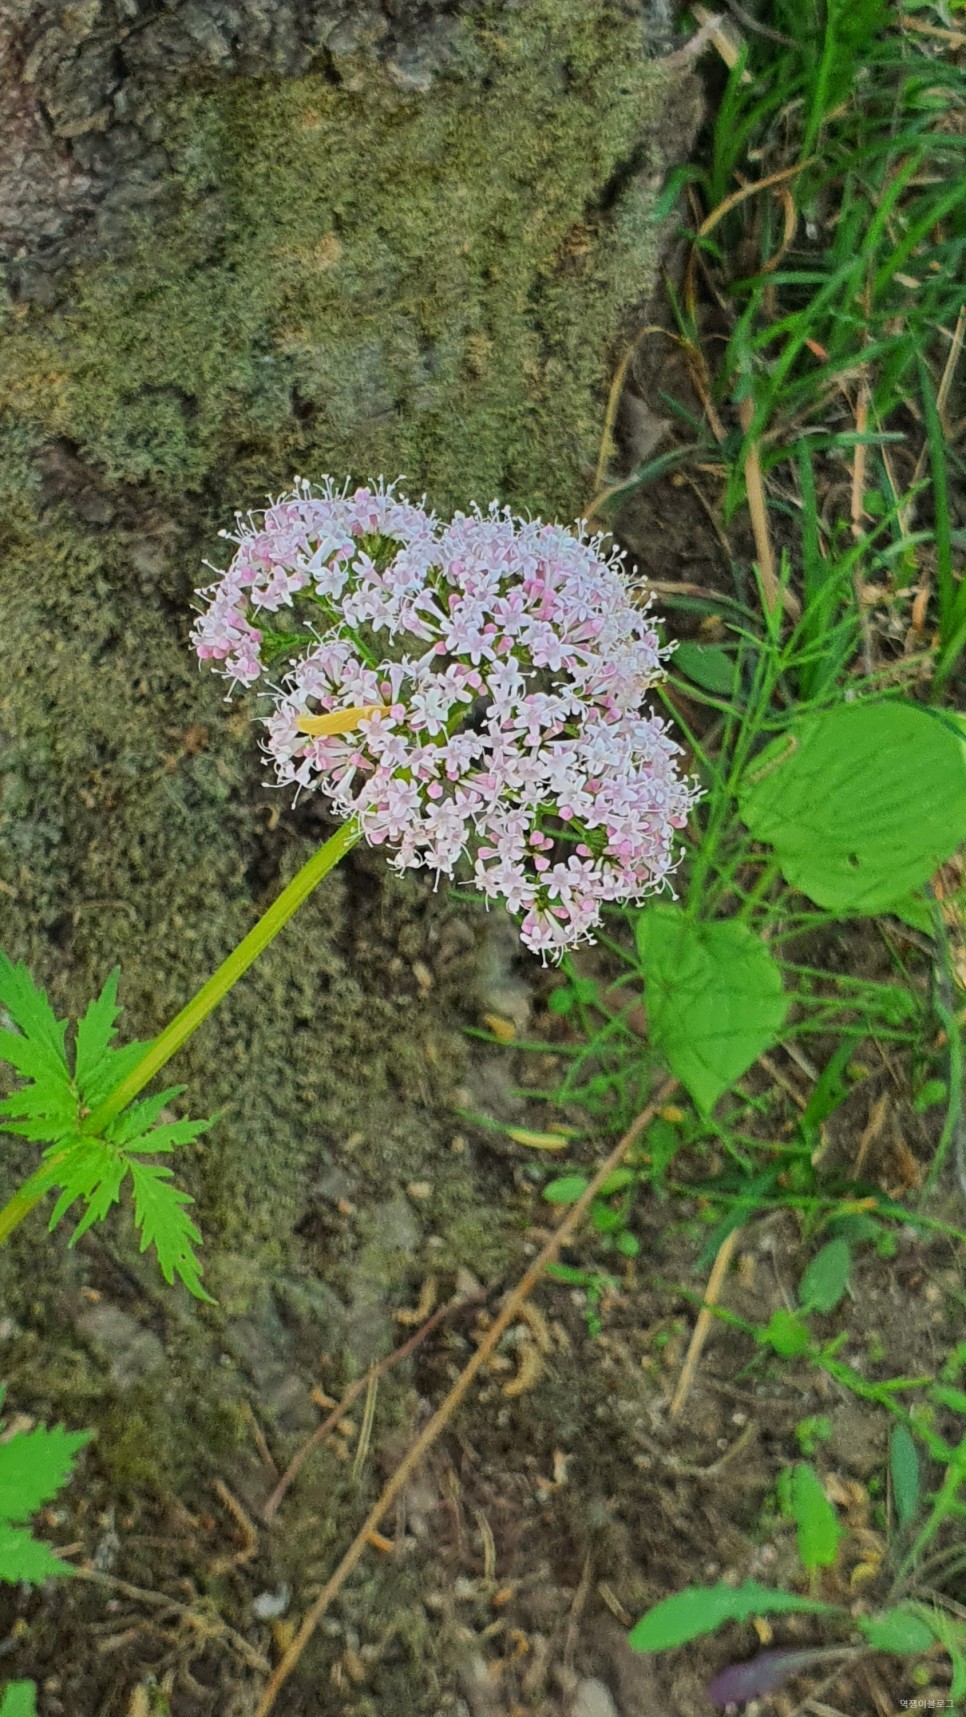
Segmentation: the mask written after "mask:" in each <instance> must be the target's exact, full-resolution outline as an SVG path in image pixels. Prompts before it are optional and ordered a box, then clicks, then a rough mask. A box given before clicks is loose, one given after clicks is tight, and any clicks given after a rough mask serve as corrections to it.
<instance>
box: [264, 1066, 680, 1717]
mask: <svg viewBox="0 0 966 1717" xmlns="http://www.w3.org/2000/svg"><path fill="white" fill-rule="evenodd" d="M677 1086H678V1082H677V1080H676V1079H667V1080H665V1082H664V1084H663V1085H662V1086H661V1088H660V1090H659V1091H658V1093H657V1095H656V1096H655V1098H654V1099H653V1101H652V1102H650V1103H649V1104H648V1105H647V1107H646V1108H645V1109H642V1110H641V1112H640V1114H639V1115H638V1116H637V1118H636V1120H634V1121H633V1122H632V1123H631V1125H630V1127H628V1129H627V1132H626V1133H625V1134H624V1135H623V1137H622V1138H621V1139H620V1140H619V1141H618V1143H617V1144H616V1145H615V1146H614V1149H613V1150H612V1151H611V1153H610V1155H609V1156H608V1157H607V1158H606V1160H605V1161H604V1162H603V1163H601V1165H600V1167H599V1168H598V1170H597V1172H596V1173H595V1174H594V1175H593V1177H592V1178H591V1180H590V1181H589V1182H588V1184H587V1186H586V1187H585V1188H584V1191H583V1192H582V1194H581V1196H580V1198H579V1199H578V1200H577V1202H576V1204H572V1205H571V1206H570V1207H569V1209H568V1210H567V1213H566V1215H565V1216H564V1218H563V1220H562V1221H561V1223H560V1224H559V1226H558V1227H557V1228H556V1229H555V1230H554V1232H553V1233H552V1234H551V1235H550V1236H549V1238H548V1239H547V1240H546V1242H545V1243H544V1245H543V1246H542V1247H541V1248H540V1251H539V1252H538V1253H537V1256H536V1257H535V1258H534V1260H533V1262H532V1263H531V1264H530V1266H529V1268H528V1269H527V1270H526V1271H525V1272H524V1274H523V1276H522V1277H521V1278H520V1281H519V1282H518V1283H517V1285H516V1287H515V1288H514V1289H512V1291H511V1292H510V1293H509V1294H508V1295H507V1297H506V1299H505V1300H504V1302H503V1305H502V1307H501V1308H500V1310H499V1312H498V1313H497V1315H496V1317H495V1318H494V1320H493V1322H492V1324H491V1325H490V1328H489V1329H488V1330H487V1332H486V1334H485V1336H484V1337H483V1340H482V1341H481V1342H480V1345H479V1347H478V1348H477V1349H476V1351H475V1352H474V1353H473V1354H472V1356H471V1358H470V1359H469V1360H468V1362H467V1364H466V1365H465V1366H464V1367H463V1370H462V1371H461V1372H460V1375H459V1377H458V1378H457V1379H456V1382H455V1383H454V1384H453V1386H452V1388H451V1389H450V1391H449V1393H448V1394H447V1395H446V1396H445V1397H444V1399H443V1401H442V1402H441V1404H440V1406H439V1407H437V1409H436V1411H435V1413H434V1414H433V1416H432V1418H431V1419H429V1420H428V1421H427V1423H426V1424H425V1425H424V1426H423V1429H422V1430H421V1431H420V1433H419V1436H418V1437H417V1438H416V1439H415V1441H414V1442H413V1443H411V1444H410V1447H409V1449H408V1450H407V1452H406V1454H405V1455H404V1456H403V1458H402V1460H401V1461H400V1463H399V1465H398V1467H397V1468H396V1470H395V1472H394V1473H393V1475H392V1477H391V1478H390V1480H389V1482H388V1484H386V1486H385V1487H384V1489H383V1491H382V1493H381V1495H380V1496H379V1498H378V1500H377V1501H376V1502H375V1503H374V1504H373V1506H372V1508H371V1509H370V1510H369V1513H368V1515H367V1516H366V1518H365V1520H364V1521H363V1523H362V1525H361V1526H360V1528H359V1531H358V1532H357V1533H356V1536H355V1538H354V1539H353V1541H352V1543H351V1544H350V1546H349V1548H348V1550H347V1551H346V1553H345V1555H344V1556H343V1558H342V1560H341V1562H340V1563H339V1565H338V1567H337V1568H336V1569H335V1570H334V1572H333V1573H332V1574H331V1575H330V1577H329V1579H328V1580H327V1581H326V1583H325V1585H324V1586H323V1588H322V1590H321V1592H320V1593H319V1595H318V1597H317V1598H316V1599H315V1601H314V1602H313V1603H312V1604H311V1605H310V1607H309V1609H308V1610H307V1611H306V1613H305V1616H304V1618H303V1621H302V1625H301V1627H300V1628H299V1630H298V1633H297V1634H296V1635H295V1638H294V1639H293V1640H292V1642H291V1644H290V1645H289V1647H288V1649H287V1650H286V1652H285V1653H284V1655H283V1656H282V1658H281V1660H280V1661H279V1663H278V1664H277V1665H276V1667H275V1670H274V1671H273V1673H272V1675H271V1677H270V1679H269V1681H268V1685H267V1686H266V1688H265V1691H264V1693H263V1694H262V1697H261V1699H260V1700H259V1702H258V1705H257V1706H256V1708H255V1711H254V1713H253V1717H269V1712H271V1711H272V1710H274V1707H275V1701H276V1699H277V1698H278V1695H279V1693H280V1692H281V1690H282V1688H283V1687H284V1685H285V1683H286V1682H287V1680H288V1678H289V1676H290V1675H291V1673H292V1671H293V1669H294V1668H295V1666H296V1664H297V1663H298V1661H299V1658H300V1657H301V1656H302V1653H303V1651H304V1650H305V1647H306V1646H307V1645H308V1643H309V1640H310V1639H311V1638H312V1635H313V1634H314V1632H315V1630H316V1628H317V1627H318V1625H319V1622H320V1621H321V1620H322V1617H323V1616H324V1615H325V1613H326V1611H327V1610H328V1608H329V1606H330V1604H331V1603H332V1601H333V1599H334V1598H336V1597H337V1596H338V1593H339V1592H340V1591H341V1589H342V1587H343V1586H344V1584H345V1582H346V1580H347V1579H348V1577H349V1575H350V1574H351V1573H352V1572H353V1570H354V1569H355V1568H356V1567H357V1566H358V1564H359V1562H361V1560H362V1558H363V1556H364V1555H365V1552H366V1546H367V1544H368V1540H369V1535H370V1534H371V1533H373V1532H375V1531H376V1530H377V1528H378V1527H379V1524H380V1522H381V1521H382V1520H383V1519H384V1517H385V1515H386V1514H387V1513H388V1511H389V1509H390V1508H391V1507H392V1505H393V1503H394V1502H395V1501H396V1499H397V1497H399V1496H401V1495H402V1493H403V1491H404V1490H405V1488H406V1486H407V1484H408V1483H409V1480H410V1479H411V1477H412V1475H413V1473H414V1472H415V1471H416V1468H417V1467H418V1466H419V1464H420V1462H421V1461H422V1460H423V1459H424V1458H425V1456H426V1455H427V1454H428V1453H429V1450H430V1449H431V1448H432V1447H433V1445H434V1443H435V1442H436V1441H437V1439H438V1438H439V1436H440V1435H441V1434H442V1432H443V1431H444V1430H445V1429H446V1426H447V1425H448V1424H449V1422H450V1420H451V1418H452V1417H453V1414H454V1413H455V1411H456V1409H457V1407H458V1406H459V1405H460V1403H461V1402H462V1400H463V1399H464V1397H465V1396H466V1394H467V1393H468V1391H469V1387H470V1384H471V1383H472V1382H473V1379H474V1378H475V1377H476V1376H477V1374H478V1372H480V1371H481V1370H482V1369H483V1367H484V1366H485V1365H486V1363H487V1361H488V1360H489V1359H490V1358H492V1355H493V1353H494V1352H495V1350H496V1348H497V1346H498V1344H499V1342H500V1340H501V1338H502V1337H503V1335H504V1334H505V1333H506V1331H507V1330H508V1329H509V1327H510V1325H511V1324H512V1323H513V1322H514V1321H515V1320H516V1319H517V1318H518V1317H519V1316H520V1307H521V1306H522V1305H523V1303H524V1301H525V1300H527V1299H529V1297H530V1295H531V1293H532V1292H533V1290H534V1288H535V1287H536V1285H537V1283H538V1282H539V1281H540V1278H541V1277H542V1276H543V1274H544V1272H545V1271H546V1269H547V1266H548V1265H549V1264H552V1263H553V1261H554V1259H555V1258H556V1256H557V1253H558V1252H559V1251H560V1249H561V1247H562V1246H565V1245H566V1244H567V1241H568V1240H569V1239H570V1238H571V1236H572V1235H573V1234H574V1233H576V1231H577V1229H578V1228H579V1226H580V1223H581V1222H582V1220H583V1218H584V1216H585V1215H586V1214H587V1211H588V1210H589V1209H590V1206H591V1205H592V1203H593V1201H594V1199H595V1198H596V1197H597V1195H598V1193H599V1191H600V1189H601V1187H602V1186H603V1184H604V1182H605V1181H606V1179H607V1177H608V1175H610V1174H613V1172H614V1170H615V1169H616V1168H617V1167H618V1166H619V1164H620V1163H621V1162H622V1161H623V1159H624V1157H625V1156H626V1155H627V1153H628V1151H629V1150H630V1149H631V1148H632V1146H633V1145H635V1144H636V1143H637V1141H638V1139H639V1138H641V1136H642V1134H644V1133H645V1132H646V1131H647V1128H648V1127H649V1126H650V1124H651V1122H652V1121H653V1119H654V1117H655V1115H656V1114H657V1112H658V1110H659V1109H660V1108H661V1107H662V1105H663V1104H665V1103H666V1102H667V1101H668V1099H669V1098H670V1097H671V1096H673V1094H674V1092H675V1091H676V1090H677Z"/></svg>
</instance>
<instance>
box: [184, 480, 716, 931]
mask: <svg viewBox="0 0 966 1717" xmlns="http://www.w3.org/2000/svg"><path fill="white" fill-rule="evenodd" d="M226 534H228V533H226ZM231 540H232V541H234V542H235V543H236V544H237V550H236V553H235V555H234V558H233V559H232V562H231V565H230V566H229V567H228V569H227V571H225V572H223V573H221V574H220V576H219V578H218V581H217V583H215V584H213V585H211V586H210V587H208V588H207V589H205V590H204V591H202V592H199V594H201V595H203V596H204V597H205V598H206V599H207V600H208V604H209V605H208V607H207V610H206V611H205V613H204V614H203V615H202V616H201V618H200V619H199V621H198V622H197V625H196V626H195V629H194V633H193V642H194V645H195V648H196V650H197V653H198V655H199V657H200V658H201V659H202V660H203V661H210V662H213V663H216V664H218V665H219V666H220V670H221V671H222V672H223V673H224V674H226V675H227V676H228V677H229V678H231V679H232V680H233V681H235V682H239V683H241V684H242V685H244V686H253V687H254V686H256V685H257V686H259V688H260V689H261V690H264V691H268V692H270V694H271V695H272V697H273V701H274V709H273V712H272V714H271V715H269V716H268V717H267V719H266V727H267V730H268V739H267V743H266V747H265V749H266V751H267V753H268V754H269V755H270V756H271V757H272V759H273V761H274V764H275V770H276V775H277V778H278V780H279V782H280V783H282V784H285V783H292V784H293V785H295V786H297V787H301V788H311V789H314V788H320V789H321V790H322V791H323V792H324V793H326V794H328V795H329V797H330V798H331V799H332V801H333V803H334V805H335V807H336V809H337V810H338V811H339V812H340V813H341V814H342V815H344V816H347V817H348V816H356V817H358V819H359V823H360V826H361V828H362V832H363V834H364V836H365V838H366V840H367V841H369V842H370V843H371V844H372V845H374V846H378V845H381V844H387V845H389V846H391V847H392V848H394V857H393V861H392V862H393V863H394V864H395V865H396V866H398V867H399V868H400V869H402V868H408V867H415V866H428V867H429V868H430V869H431V870H434V871H435V872H436V875H437V878H438V877H439V875H441V874H442V875H444V876H447V877H450V876H452V875H453V874H454V871H455V869H456V866H457V864H458V863H459V861H460V860H461V859H464V858H466V859H468V860H469V862H470V863H471V865H472V868H473V875H474V878H475V882H476V885H477V887H478V888H479V889H480V890H481V891H482V892H483V894H484V895H485V896H486V897H487V898H488V899H494V900H501V901H503V902H505V904H506V905H507V907H508V908H509V910H510V911H511V912H513V913H515V914H519V915H521V919H522V921H521V925H520V934H521V936H522V939H523V941H524V942H525V943H526V944H527V946H528V947H530V948H532V949H534V950H535V951H537V952H538V953H540V954H541V955H543V956H544V957H545V956H546V955H547V954H549V955H551V956H552V957H554V958H559V956H560V954H561V953H562V952H563V951H564V950H565V949H567V948H570V947H572V946H574V945H575V944H576V943H578V942H580V941H582V940H586V939H588V938H589V936H590V932H591V931H592V930H593V929H594V927H595V926H596V925H597V924H599V922H600V915H601V908H602V906H603V905H604V904H605V903H606V902H609V901H621V902H629V901H636V900H640V899H641V898H643V897H644V896H645V895H646V894H649V893H652V892H653V891H654V890H655V889H658V888H659V887H660V886H661V884H662V882H663V881H664V879H665V877H666V876H667V874H668V872H669V871H670V869H671V868H672V865H673V862H674V855H673V841H674V831H675V830H678V829H681V828H682V827H683V826H684V824H685V822H686V819H687V816H688V812H689V809H690V806H691V804H692V803H693V800H694V798H695V790H694V787H693V786H692V785H691V784H690V783H687V782H686V781H684V780H683V779H682V778H681V776H680V775H679V773H678V772H677V768H676V765H675V757H676V755H677V753H678V751H679V747H678V746H677V745H675V744H674V742H673V741H672V740H671V739H670V738H669V736H668V733H667V730H666V727H665V724H664V723H663V722H662V721H660V720H659V719H658V718H656V717H655V716H653V715H651V714H649V713H646V712H644V713H642V710H641V701H642V698H643V695H644V693H645V692H646V691H647V689H648V687H649V686H651V685H652V684H653V683H654V681H655V680H657V679H659V678H660V676H661V657H660V649H659V646H658V638H657V634H656V632H655V630H654V623H653V619H652V618H651V617H650V616H649V614H648V611H647V607H646V605H642V604H635V602H634V601H633V600H632V597H633V596H634V594H635V592H634V590H633V588H632V587H631V585H630V583H629V581H628V580H627V578H626V576H623V575H622V563H621V559H620V556H618V555H616V554H614V555H611V556H610V558H608V559H605V558H603V557H602V555H601V552H600V539H594V540H587V539H585V538H584V537H583V536H580V535H574V534H572V533H571V532H569V531H565V530H563V529H561V528H560V527H558V526H556V525H544V524H541V523H540V522H539V521H537V520H532V521H531V520H525V519H523V520H521V519H514V518H513V517H512V516H511V515H510V514H509V512H506V511H501V510H499V509H498V508H497V507H496V506H495V505H494V506H493V507H491V509H490V511H489V512H488V513H486V514H481V513H474V514H473V515H470V516H467V515H465V514H462V513H460V514H457V515H456V517H455V518H454V519H453V521H452V523H451V524H449V525H442V524H441V523H440V522H439V521H438V520H437V519H436V518H435V517H434V516H433V515H432V514H430V513H427V512H426V511H425V510H424V509H423V508H422V507H417V506H414V505H412V504H411V503H409V502H408V501H406V500H404V499H403V498H402V497H401V496H398V495H397V494H396V493H395V492H394V490H393V488H392V487H389V488H383V487H382V486H380V487H379V488H378V489H358V490H356V492H355V493H354V494H348V493H347V492H346V491H345V490H342V491H338V490H336V488H335V487H334V485H333V484H332V483H331V481H329V482H326V483H325V484H324V485H323V486H322V487H321V488H320V489H318V490H317V489H314V488H313V487H312V486H311V485H309V484H308V483H304V482H302V481H300V480H299V481H297V482H296V485H295V489H294V491H293V492H292V493H291V494H290V495H286V496H284V497H282V498H281V499H280V500H278V501H276V502H274V503H273V504H272V505H271V506H269V508H268V510H267V511H266V512H265V513H264V515H258V516H257V517H250V518H249V519H247V520H244V519H241V518H239V520H238V529H237V531H236V532H235V533H234V535H233V536H232V537H231ZM279 674H280V675H281V677H280V678H278V677H277V676H278V675H279Z"/></svg>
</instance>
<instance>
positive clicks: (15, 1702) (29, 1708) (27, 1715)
mask: <svg viewBox="0 0 966 1717" xmlns="http://www.w3.org/2000/svg"><path fill="white" fill-rule="evenodd" d="M0 1717H37V1688H36V1685H35V1684H34V1682H32V1681H10V1682H8V1683H7V1686H6V1687H5V1688H4V1690H3V1697H2V1698H0Z"/></svg>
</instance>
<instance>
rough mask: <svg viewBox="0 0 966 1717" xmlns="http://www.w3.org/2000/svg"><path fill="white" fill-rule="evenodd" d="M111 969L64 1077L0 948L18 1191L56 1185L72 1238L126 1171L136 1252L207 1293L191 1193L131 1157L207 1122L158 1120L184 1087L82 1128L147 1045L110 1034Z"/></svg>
mask: <svg viewBox="0 0 966 1717" xmlns="http://www.w3.org/2000/svg"><path fill="white" fill-rule="evenodd" d="M118 976H119V974H118V972H117V971H116V970H115V971H113V972H112V973H111V974H110V977H109V978H108V980H107V982H106V984H105V985H104V988H103V989H102V991H101V993H100V995H99V996H98V997H97V998H96V1000H95V1001H92V1002H91V1003H90V1005H89V1006H88V1008H87V1010H86V1012H85V1013H84V1016H83V1018H82V1019H81V1020H80V1021H79V1023H78V1026H77V1035H76V1043H75V1049H74V1077H73V1078H71V1073H70V1066H69V1064H68V1061H67V1056H66V1051H65V1047H64V1038H65V1031H66V1026H65V1023H64V1022H63V1021H61V1020H58V1019H57V1018H56V1016H55V1014H54V1012H53V1010H52V1008H51V1006H50V1003H49V1002H48V1000H47V997H46V995H45V993H44V991H43V990H41V989H39V988H38V987H37V986H36V985H35V984H34V983H33V981H32V979H31V978H30V975H29V973H28V972H27V970H26V968H25V967H23V966H14V965H13V964H12V963H11V962H10V960H8V959H7V957H6V955H4V954H2V953H0V1008H3V1009H5V1010H6V1012H7V1014H8V1015H9V1018H10V1020H11V1021H12V1023H13V1025H14V1026H16V1027H17V1028H18V1029H17V1030H16V1031H6V1030H0V1059H4V1058H5V1059H6V1060H7V1061H9V1062H10V1063H11V1065H12V1066H13V1067H14V1068H16V1070H17V1072H18V1073H20V1074H21V1075H23V1077H24V1078H26V1079H28V1080H30V1081H32V1083H30V1084H28V1085H26V1086H24V1088H23V1089H22V1090H19V1091H15V1092H14V1093H13V1094H12V1096H9V1097H5V1098H3V1099H0V1132H8V1133H18V1134H19V1135H20V1136H21V1137H22V1138H26V1139H32V1140H36V1141H38V1142H39V1143H42V1144H46V1145H47V1147H48V1148H47V1150H46V1151H45V1152H44V1156H43V1161H42V1162H41V1165H40V1167H39V1168H38V1169H37V1171H36V1173H35V1174H33V1175H32V1176H31V1177H30V1179H29V1180H28V1181H27V1183H26V1185H25V1186H24V1187H22V1188H21V1195H22V1196H24V1197H26V1198H28V1199H31V1200H35V1199H39V1198H40V1197H42V1196H43V1195H44V1194H45V1193H47V1192H53V1191H56V1192H57V1193H58V1198H57V1202H56V1203H55V1205H54V1209H53V1211H52V1213H51V1217H50V1224H49V1226H50V1228H52V1229H53V1228H56V1227H57V1224H58V1223H59V1222H61V1221H62V1220H63V1218H64V1217H65V1216H66V1215H67V1213H68V1211H70V1210H72V1209H73V1207H74V1205H75V1204H77V1203H81V1204H82V1205H83V1207H84V1208H83V1210H82V1212H81V1214H80V1217H79V1219H78V1221H77V1225H76V1227H75V1229H74V1232H73V1234H72V1235H71V1239H70V1245H71V1246H74V1245H76V1243H77V1241H78V1240H79V1239H80V1238H81V1236H82V1235H84V1234H86V1233H87V1230H88V1229H89V1228H90V1227H92V1225H93V1224H94V1223H95V1222H100V1221H102V1220H103V1219H104V1217H105V1216H107V1215H108V1214H109V1212H110V1210H111V1207H112V1205H115V1204H117V1203H119V1202H120V1197H121V1191H122V1188H123V1186H124V1182H125V1180H126V1179H127V1177H128V1175H130V1176H131V1177H132V1181H133V1187H134V1205H135V1222H136V1224H137V1226H138V1228H139V1229H140V1231H141V1250H142V1252H143V1251H145V1250H146V1249H147V1248H148V1247H149V1246H153V1247H154V1248H155V1250H156V1252H157V1256H158V1262H159V1264H160V1266H161V1270H162V1273H163V1275H164V1278H165V1280H166V1281H167V1282H173V1281H174V1278H175V1276H176V1275H177V1276H179V1277H180V1278H181V1280H182V1281H183V1282H184V1284H185V1286H186V1287H187V1288H188V1290H189V1292H191V1293H192V1294H194V1295H195V1296H196V1298H198V1299H204V1300H207V1299H209V1298H210V1296H209V1295H208V1294H206V1293H205V1291H204V1289H203V1288H202V1286H201V1279H200V1271H199V1265H198V1260H197V1258H196V1256H195V1253H194V1250H193V1247H194V1245H196V1244H198V1243H199V1242H200V1240H201V1235H200V1234H199V1232H198V1230H197V1228H196V1227H195V1225H194V1223H193V1222H192V1221H191V1219H190V1217H188V1215H187V1214H186V1207H187V1206H188V1205H190V1204H192V1203H193V1200H192V1199H191V1198H190V1197H189V1196H188V1194H187V1193H184V1192H179V1190H178V1189H177V1187H175V1186H173V1185H172V1184H171V1180H172V1176H171V1170H170V1169H167V1168H161V1167H159V1166H157V1165H154V1164H150V1163H144V1162H141V1161H138V1159H139V1158H141V1157H143V1156H144V1155H146V1154H152V1155H153V1154H157V1155H168V1154H170V1153H171V1152H172V1151H175V1150H177V1149H178V1148H179V1146H181V1145H188V1144H191V1143H192V1142H193V1141H194V1140H195V1139H197V1138H199V1137H200V1136H201V1134H202V1133H204V1132H206V1131H207V1130H208V1128H209V1127H210V1126H211V1125H212V1122H211V1121H210V1120H204V1121H191V1120H183V1121H165V1122H163V1123H161V1124H158V1123H159V1117H160V1115H161V1113H162V1111H163V1110H164V1107H165V1105H166V1104H167V1103H169V1102H170V1101H171V1100H172V1099H173V1098H175V1097H178V1096H180V1094H181V1092H182V1090H183V1087H182V1086H172V1087H170V1088H169V1089H168V1090H166V1091H161V1092H158V1093H157V1094H156V1095H155V1096H153V1097H145V1098H142V1099H141V1100H140V1101H139V1102H136V1103H132V1104H130V1105H129V1106H128V1108H127V1109H126V1110H124V1112H123V1113H122V1114H120V1115H118V1116H116V1117H115V1118H114V1119H113V1120H112V1121H110V1122H108V1124H107V1126H106V1128H105V1130H104V1134H103V1136H102V1137H97V1136H95V1135H94V1134H92V1133H90V1132H87V1131H85V1125H86V1124H87V1120H88V1117H89V1116H90V1115H91V1113H92V1111H93V1110H94V1109H95V1108H96V1107H98V1105H99V1104H100V1103H101V1102H103V1101H104V1099H105V1098H107V1097H108V1096H109V1095H110V1093H111V1092H112V1091H115V1090H116V1089H117V1087H118V1086H119V1085H120V1084H121V1082H122V1081H123V1080H124V1079H125V1078H126V1077H127V1075H128V1074H129V1073H130V1072H132V1071H133V1069H134V1068H135V1067H136V1066H137V1064H138V1062H139V1061H140V1060H141V1058H142V1056H143V1054H144V1051H145V1049H146V1048H147V1045H146V1044H143V1043H128V1044H124V1045H123V1046H121V1047H120V1048H117V1047H115V1045H114V1044H113V1041H112V1040H113V1037H114V1033H115V1030H116V1027H117V1019H118V1015H119V1013H120V1009H119V1007H118V1002H117V985H118ZM0 1518H2V1516H0Z"/></svg>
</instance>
